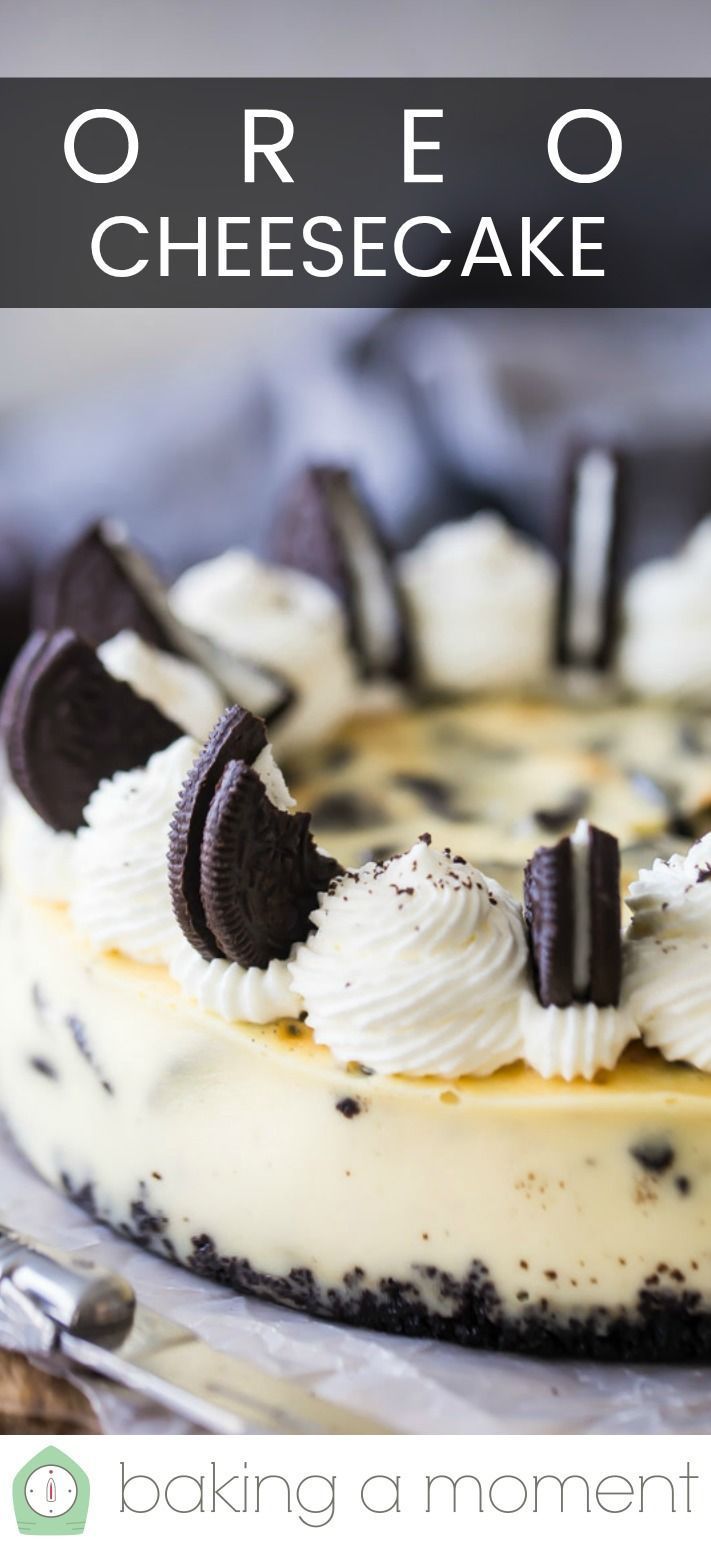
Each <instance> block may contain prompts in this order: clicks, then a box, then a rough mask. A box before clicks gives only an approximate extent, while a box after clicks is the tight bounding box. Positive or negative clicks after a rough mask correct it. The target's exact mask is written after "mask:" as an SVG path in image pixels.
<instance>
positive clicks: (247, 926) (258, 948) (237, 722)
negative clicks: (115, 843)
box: [168, 708, 342, 967]
mask: <svg viewBox="0 0 711 1557" xmlns="http://www.w3.org/2000/svg"><path fill="white" fill-rule="evenodd" d="M266 744H267V734H266V728H265V726H264V724H263V722H262V720H260V719H255V718H254V717H253V716H252V715H251V714H248V713H246V712H245V710H244V709H241V708H234V709H230V710H228V712H227V713H226V714H225V715H224V717H223V718H222V719H221V720H220V723H219V724H218V725H217V727H216V729H215V731H214V732H213V735H212V736H211V738H210V740H209V741H208V743H207V745H206V746H205V748H204V750H203V751H202V752H201V754H200V757H199V758H198V761H197V763H196V764H195V767H194V768H193V770H192V772H191V773H190V774H189V776H188V779H187V781H186V783H185V785H184V787H183V790H182V793H181V795H180V798H179V801H178V806H177V809H176V812H175V816H174V818H173V825H172V828H171V835H170V847H169V852H168V875H169V882H170V890H171V898H172V902H173V909H174V912H175V916H176V918H177V920H178V924H179V925H180V928H181V930H182V932H183V934H184V935H185V937H186V939H187V940H188V941H189V942H190V944H191V946H193V947H194V948H195V950H196V951H198V952H199V953H200V955H201V956H202V957H204V958H205V960H206V961H211V960H213V959H215V958H217V957H224V958H226V959H227V960H228V961H229V962H238V963H240V964H241V965H242V966H243V967H266V966H267V964H268V963H269V962H270V961H271V960H272V958H273V957H286V956H288V954H289V952H290V950H291V948H292V946H293V945H294V944H295V942H296V941H298V940H301V939H303V938H304V936H305V935H307V934H308V929H309V916H310V914H311V911H312V909H314V908H315V906H316V901H317V897H318V893H319V892H324V891H325V890H326V888H327V887H328V886H329V884H330V882H331V881H332V879H333V877H334V876H335V875H337V874H340V873H341V869H342V868H341V866H340V865H338V864H337V863H336V861H335V860H333V859H331V858H330V857H329V856H327V855H324V854H321V853H320V852H319V850H318V849H317V848H316V845H315V843H314V841H313V838H312V836H311V832H310V821H311V818H310V816H309V815H308V814H307V813H306V812H301V813H298V812H297V813H296V814H295V815H294V814H292V813H291V812H289V811H282V810H280V809H279V807H278V806H276V805H274V804H273V803H272V801H271V800H270V799H269V796H268V794H267V790H266V788H265V785H264V784H263V783H262V780H261V778H260V776H259V774H258V773H257V772H255V770H254V767H253V764H254V762H255V761H256V760H257V758H258V756H259V754H260V752H261V751H263V749H264V748H265V746H266Z"/></svg>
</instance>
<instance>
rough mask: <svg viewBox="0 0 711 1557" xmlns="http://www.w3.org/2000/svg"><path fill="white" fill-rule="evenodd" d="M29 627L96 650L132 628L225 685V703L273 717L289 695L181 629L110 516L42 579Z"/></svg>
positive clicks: (268, 675) (282, 685)
mask: <svg viewBox="0 0 711 1557" xmlns="http://www.w3.org/2000/svg"><path fill="white" fill-rule="evenodd" d="M35 625H36V626H37V627H40V628H42V629H44V630H45V631H47V632H56V631H57V630H58V629H59V628H61V627H69V628H72V629H73V631H74V632H76V633H78V634H79V635H80V636H81V637H82V638H83V639H85V640H86V642H87V643H90V644H92V645H93V647H94V648H98V647H99V645H100V644H102V643H106V642H108V640H109V639H110V638H113V637H115V636H116V634H117V633H119V632H122V631H123V630H124V629H130V630H131V631H132V632H135V633H137V634H138V636H139V638H142V639H143V640H144V642H145V643H150V644H153V646H154V647H155V648H158V649H162V650H164V651H165V652H167V653H169V654H175V655H177V656H178V657H179V658H180V659H185V660H190V661H192V662H193V663H194V664H196V665H199V666H201V668H202V669H203V670H205V671H206V672H207V673H208V675H210V676H211V677H212V679H213V680H214V681H216V682H217V683H218V685H219V686H221V687H223V688H224V692H225V702H228V703H234V702H236V701H237V702H240V703H241V704H243V705H244V706H245V707H247V708H254V709H255V711H256V712H257V713H259V714H261V715H263V717H264V718H267V719H269V720H271V721H272V722H274V721H276V720H277V719H279V718H281V717H282V715H283V714H285V713H286V711H287V709H288V708H290V707H291V705H292V703H293V700H294V693H293V690H292V688H291V687H290V686H288V684H287V683H286V682H285V681H284V680H283V678H282V677H280V676H276V675H274V674H273V673H272V672H271V671H269V670H266V669H265V668H264V667H263V666H259V665H256V664H253V663H252V662H251V661H250V660H245V659H242V658H241V657H240V656H238V655H235V654H233V653H231V652H228V651H227V650H226V649H222V648H221V647H220V646H219V645H218V644H216V643H213V642H212V641H211V640H210V639H209V638H205V637H204V636H203V635H202V634H201V633H196V632H194V631H193V630H192V628H189V627H186V626H185V625H184V623H182V622H181V621H180V620H179V619H178V617H176V615H175V613H174V612H173V611H172V609H171V606H170V603H169V601H168V597H167V594H166V591H165V588H164V586H163V583H162V581H161V580H160V579H159V577H158V575H157V574H156V573H155V571H154V569H153V568H152V567H151V564H150V563H149V562H148V560H147V559H146V558H145V557H144V556H142V555H141V553H140V552H138V551H136V550H135V548H134V547H133V546H131V545H130V544H129V542H128V539H127V536H126V532H125V530H124V528H123V526H122V525H120V524H116V523H115V522H114V521H112V520H108V519H102V520H99V521H98V522H97V523H95V524H92V525H91V526H90V527H89V529H88V530H86V531H85V532H84V534H83V535H81V536H80V537H79V539H78V540H77V541H76V542H75V543H74V545H73V546H70V547H69V549H68V551H65V552H64V553H63V555H62V556H61V557H59V558H58V560H57V561H56V562H55V563H54V565H53V567H51V568H50V569H49V571H48V572H47V573H46V574H45V576H44V578H42V579H41V580H40V582H39V585H38V588H37V594H36V600H35Z"/></svg>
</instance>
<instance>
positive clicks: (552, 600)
mask: <svg viewBox="0 0 711 1557" xmlns="http://www.w3.org/2000/svg"><path fill="white" fill-rule="evenodd" d="M620 491H621V487H620V485H619V481H618V465H617V463H616V461H615V460H614V459H613V457H612V456H611V455H609V454H607V453H606V452H605V451H599V457H598V458H597V460H596V461H593V462H592V464H591V463H590V461H589V460H588V464H587V465H586V466H585V467H584V468H583V469H582V470H580V471H579V472H578V477H577V480H574V481H573V482H572V483H571V489H570V498H569V512H568V514H567V518H566V525H565V529H564V544H563V549H562V553H561V556H560V557H559V558H557V559H555V558H554V557H553V556H549V555H548V554H546V553H545V552H543V551H542V550H539V549H537V548H534V547H533V546H532V545H531V544H530V543H529V542H528V541H526V540H525V539H524V538H523V537H521V536H519V535H518V534H516V533H515V532H514V531H513V530H511V529H510V528H509V527H508V526H507V525H506V524H505V523H504V522H503V521H502V520H500V519H499V518H498V517H496V516H492V515H477V516H475V517H474V518H473V519H471V520H467V521H462V522H460V523H457V524H452V525H443V526H441V527H440V528H439V529H438V530H435V531H433V532H432V533H431V534H430V535H429V536H428V537H427V538H426V539H425V540H424V541H423V542H422V543H421V544H420V545H419V546H418V547H417V548H415V549H414V550H413V551H411V552H409V553H406V554H404V555H403V556H400V557H398V558H393V557H392V556H391V555H390V553H389V551H388V548H387V547H386V546H385V544H384V543H383V542H382V540H381V538H380V536H379V535H378V532H377V528H376V526H375V523H374V521H373V519H372V516H371V515H370V514H369V513H368V511H367V510H366V508H365V506H364V505H363V503H362V501H361V499H360V497H359V494H358V492H357V490H356V488H355V487H354V486H353V484H352V483H351V482H350V481H349V479H348V478H347V477H346V476H345V475H344V474H343V473H335V472H323V471H319V472H310V473H309V474H308V476H307V477H306V478H302V479H301V480H300V482H299V483H298V484H297V485H296V486H295V488H294V489H293V491H292V493H291V494H290V496H289V498H288V501H287V503H286V505H285V509H284V515H283V516H282V517H281V519H280V520H279V522H278V524H277V526H276V527H275V532H274V537H273V541H272V547H271V555H270V557H269V560H268V561H260V560H258V559H257V558H255V557H252V556H251V555H248V554H245V553H240V552H233V553H230V554H228V555H227V556H226V557H224V558H220V559H217V560H215V561H214V562H210V563H206V564H202V565H200V566H199V567H198V568H196V569H192V570H191V571H190V572H189V573H188V574H186V575H184V577H183V578H181V579H180V580H179V581H178V583H177V584H176V585H175V586H174V588H173V589H172V590H171V591H166V589H165V588H164V587H163V586H162V585H161V583H160V582H159V581H158V579H157V578H156V577H155V576H154V575H153V574H152V572H151V571H150V570H149V569H148V568H147V566H146V564H145V563H144V562H143V560H142V559H141V558H139V557H138V556H137V554H136V553H135V552H134V551H133V550H132V548H131V547H130V546H129V545H128V542H127V541H126V538H125V537H124V536H123V534H122V533H121V532H120V531H119V530H118V528H117V527H116V526H114V525H106V524H100V525H96V526H93V527H92V529H91V531H89V532H88V533H87V534H86V535H85V536H83V537H82V538H81V539H80V540H79V542H77V544H76V545H75V546H74V547H73V548H72V550H71V552H70V553H68V554H66V555H65V556H64V557H63V558H61V559H60V561H59V563H58V564H57V565H56V567H55V568H54V570H53V571H52V573H51V575H50V576H48V578H47V579H46V581H45V584H44V587H43V589H42V591H41V592H40V597H39V601H38V609H37V618H36V628H35V632H34V633H33V635H32V637H31V639H30V640H29V643H28V644H27V646H26V648H25V650H24V651H23V653H22V654H21V656H20V658H19V659H18V661H17V662H16V665H15V667H14V669H13V672H12V674H11V676H10V679H9V682H8V684H7V687H6V691H5V694H4V700H3V709H2V730H3V739H4V747H5V753H6V761H7V769H8V777H7V783H6V785H5V797H4V811H3V825H2V839H1V850H2V887H1V890H0V918H1V920H2V934H1V935H0V962H1V966H2V980H3V987H4V994H5V1013H6V1014H5V1021H4V1024H3V1035H2V1039H1V1040H0V1105H1V1106H2V1110H3V1112H4V1114H5V1116H6V1118H7V1120H8V1122H9V1124H10V1127H11V1129H12V1132H13V1134H14V1136H15V1139H16V1140H17V1142H18V1144H19V1146H20V1147H21V1149H22V1150H23V1151H24V1153H25V1154H26V1156H27V1157H28V1158H29V1160H30V1161H31V1162H32V1163H33V1164H34V1166H35V1168H36V1169H37V1170H38V1171H39V1172H40V1173H41V1174H42V1175H43V1176H44V1177H45V1178H46V1179H48V1180H49V1181H50V1182H51V1183H53V1184H55V1185H56V1186H57V1188H58V1189H60V1190H62V1191H63V1192H64V1193H65V1194H67V1195H69V1196H71V1197H72V1198H73V1199H74V1200H76V1201H77V1202H78V1203H79V1204H81V1205H82V1206H83V1207H84V1209H85V1210H86V1211H87V1213H88V1214H89V1215H91V1216H93V1217H96V1218H98V1219H100V1220H102V1221H104V1222H106V1223H108V1224H109V1225H111V1226H112V1227H114V1228H115V1229H116V1230H117V1231H119V1232H121V1233H123V1234H124V1235H126V1236H128V1237H131V1238H133V1239H135V1240H136V1241H137V1242H138V1243H139V1244H141V1245H142V1246H143V1247H145V1248H147V1249H151V1250H153V1251H154V1252H155V1253H157V1254H160V1255H163V1256H164V1257H167V1258H169V1259H172V1260H175V1261H178V1262H179V1263H181V1264H183V1265H185V1266H187V1267H189V1268H190V1269H192V1270H194V1271H196V1272H198V1273H199V1274H201V1275H205V1276H210V1277H213V1278H215V1279H216V1280H218V1281H220V1282H222V1283H224V1284H225V1285H227V1286H231V1287H233V1288H234V1289H235V1290H238V1291H242V1292H247V1293H252V1294H254V1295H257V1296H261V1297H266V1298H271V1299H273V1300H275V1301H277V1302H280V1303H284V1304H289V1305H291V1306H293V1307H297V1308H301V1309H304V1310H307V1311H309V1312H311V1313H314V1314H317V1315H321V1316H324V1317H327V1318H331V1319H335V1320H340V1321H343V1322H349V1323H357V1324H365V1325H369V1326H373V1327H375V1328H379V1329H383V1330H388V1331H392V1332H396V1333H401V1334H409V1335H427V1336H434V1337H439V1338H442V1339H445V1340H450V1341H455V1342H458V1343H461V1344H464V1345H470V1346H487V1347H498V1348H511V1349H515V1350H522V1351H530V1352H537V1353H539V1354H543V1355H561V1354H562V1355H565V1354H570V1355H580V1356H590V1357H600V1358H618V1359H620V1358H621V1359H631V1358H647V1359H652V1360H662V1361H664V1360H675V1359H681V1358H695V1359H701V1360H705V1359H707V1358H711V1242H709V1238H708V1232H707V1228H708V1225H709V1219H710V1218H711V1158H710V1157H709V1153H708V1146H707V1141H708V1132H709V1125H710V1124H711V1040H709V1037H708V1032H709V1026H708V1020H707V1015H708V1009H709V1001H710V1000H711V834H709V833H708V832H707V828H708V825H709V820H710V818H709V795H710V791H711V783H710V777H711V697H709V698H708V699H707V697H706V685H707V683H706V682H705V681H704V677H703V674H702V664H701V663H700V656H701V655H702V654H704V653H705V654H706V656H707V658H709V657H711V640H709V642H708V644H707V643H706V640H705V638H704V635H703V631H702V621H701V598H702V590H701V584H700V582H699V581H700V578H702V576H703V567H704V565H705V567H706V569H707V571H709V572H711V540H709V533H708V531H707V530H706V527H705V526H703V525H702V526H700V527H699V530H698V532H697V533H696V535H695V536H694V537H693V539H692V543H691V547H690V551H689V552H688V553H684V554H681V555H680V556H679V557H677V558H674V559H667V560H666V561H665V562H664V563H658V564H650V565H648V568H647V569H640V570H639V573H638V574H637V575H635V576H633V578H632V579H631V580H630V581H629V583H628V584H627V585H626V586H625V588H624V590H620V587H619V581H618V580H617V579H616V576H615V571H614V556H615V551H616V541H615V536H616V533H617V528H618V526H619V524H620V522H621V519H620ZM596 516H597V518H596ZM593 521H596V522H593ZM596 535H599V536H600V537H601V538H602V551H601V554H598V553H597V552H596V551H595V536H596ZM581 559H582V562H581ZM660 568H661V569H663V570H665V576H664V580H663V583H662V584H660V583H659V580H658V578H657V577H656V576H655V575H654V573H653V571H652V572H651V573H650V570H653V569H660ZM666 601H669V602H670V604H669V610H670V612H671V613H672V614H673V613H676V616H677V617H678V620H679V623H680V624H682V625H683V628H684V630H683V632H682V631H681V630H680V631H679V632H678V634H676V635H675V634H674V629H673V625H672V626H668V624H665V626H664V631H665V632H666V631H667V626H668V632H669V639H670V642H671V641H672V639H678V653H677V657H676V662H675V665H674V664H673V663H670V660H671V658H672V654H671V651H670V653H669V654H665V655H664V656H662V657H661V660H662V661H663V663H661V662H660V676H659V683H658V685H657V683H655V681H654V675H653V657H652V660H651V663H650V655H651V654H652V650H653V646H654V644H655V642H656V641H657V639H656V636H655V634H656V631H657V628H658V627H659V616H660V611H663V610H664V609H666V606H665V602H666ZM573 602H574V604H572V603H573ZM645 602H646V604H645ZM695 613H696V615H695ZM613 624H614V626H615V630H614V632H613ZM697 627H698V632H697V631H696V630H695V629H696V628H697ZM645 636H646V638H647V639H648V640H649V644H650V653H649V654H645V652H644V651H643V648H642V645H643V644H644V642H645ZM675 666H676V668H675ZM708 684H711V682H709V683H708ZM697 835H701V836H700V839H699V841H697V842H694V841H693V840H694V838H695V837H696V836H697ZM623 897H625V898H626V903H627V906H626V907H625V908H623V906H622V900H623Z"/></svg>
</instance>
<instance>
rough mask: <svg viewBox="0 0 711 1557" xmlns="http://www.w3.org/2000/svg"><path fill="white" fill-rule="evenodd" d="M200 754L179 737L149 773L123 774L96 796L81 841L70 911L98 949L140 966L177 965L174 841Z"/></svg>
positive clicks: (108, 781) (191, 742)
mask: <svg viewBox="0 0 711 1557" xmlns="http://www.w3.org/2000/svg"><path fill="white" fill-rule="evenodd" d="M199 751H200V748H199V745H198V743H197V742H196V741H194V740H192V738H191V737H190V736H188V735H185V736H181V738H180V740H177V741H174V743H173V745H172V746H168V747H167V748H166V750H165V751H160V752H156V753H155V754H154V755H153V756H152V757H151V758H150V760H149V762H148V764H147V766H146V767H145V768H137V769H135V770H134V771H133V772H131V773H117V774H116V775H115V777H114V778H112V779H104V780H103V781H102V783H101V784H99V787H98V789H96V790H95V791H94V794H93V795H92V797H91V799H90V801H89V804H88V805H87V807H86V811H85V813H84V816H85V821H86V826H85V827H83V828H81V830H80V832H79V833H78V835H77V839H76V859H75V881H74V886H73V890H72V894H71V898H70V910H71V914H72V918H73V920H74V923H75V925H76V927H77V929H78V930H80V931H81V932H82V934H84V935H86V936H87V938H88V939H89V940H90V941H91V943H92V945H93V946H95V947H96V948H97V949H98V950H100V951H117V952H123V953H124V954H125V955H126V956H127V957H133V958H135V959H136V961H137V962H145V963H164V964H168V963H169V962H170V961H171V958H172V955H173V953H174V951H175V948H176V944H179V942H180V939H181V933H180V930H179V929H178V925H177V923H176V920H175V918H174V916H173V908H172V904H171V901H170V891H169V888H168V869H167V863H166V861H167V854H168V837H169V831H170V823H171V819H172V816H173V812H174V810H175V806H176V803H177V800H178V795H179V794H180V790H181V788H182V785H183V783H184V781H185V779H186V778H187V775H188V773H189V772H190V769H191V768H192V766H193V763H194V762H195V760H196V758H197V756H198V754H199Z"/></svg>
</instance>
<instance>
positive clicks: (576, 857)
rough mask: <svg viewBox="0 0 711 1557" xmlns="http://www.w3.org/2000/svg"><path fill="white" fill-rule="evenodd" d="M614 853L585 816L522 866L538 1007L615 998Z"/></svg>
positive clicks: (613, 842) (602, 1003)
mask: <svg viewBox="0 0 711 1557" xmlns="http://www.w3.org/2000/svg"><path fill="white" fill-rule="evenodd" d="M619 883H620V852H619V846H618V843H617V839H616V838H613V837H612V835H611V834H610V833H606V832H603V831H602V830H601V829H600V828H597V827H590V826H589V825H588V824H587V823H585V822H582V823H579V824H578V827H577V828H576V831H575V833H574V834H573V836H572V837H567V838H561V840H560V842H559V843H557V844H555V845H553V847H552V848H541V849H537V850H536V853H535V854H534V855H533V858H532V859H530V860H529V861H528V864H527V865H526V869H525V873H524V915H525V919H526V925H527V929H528V936H529V942H530V947H531V960H532V965H533V977H534V983H535V986H536V993H537V995H538V998H539V1000H540V1003H541V1005H543V1006H560V1007H565V1006H569V1005H572V1003H573V1001H581V1002H588V1001H590V1002H592V1004H593V1005H596V1006H599V1007H602V1008H604V1007H607V1006H614V1005H617V1003H618V1001H619V998H620V986H621V982H622V938H621V924H620V889H619Z"/></svg>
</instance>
